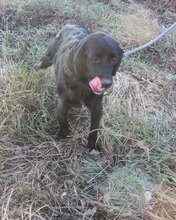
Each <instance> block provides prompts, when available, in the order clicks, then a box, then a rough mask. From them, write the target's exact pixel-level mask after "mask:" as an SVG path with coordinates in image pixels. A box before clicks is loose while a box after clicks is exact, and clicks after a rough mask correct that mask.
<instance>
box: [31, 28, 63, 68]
mask: <svg viewBox="0 0 176 220" xmlns="http://www.w3.org/2000/svg"><path fill="white" fill-rule="evenodd" d="M61 37H62V36H61V33H60V32H59V33H58V34H57V35H56V37H55V38H54V39H53V40H52V42H51V43H50V45H49V47H48V49H47V50H46V52H45V54H44V55H43V56H42V58H41V59H40V60H39V61H38V62H37V63H36V64H35V65H34V68H35V69H46V68H48V67H50V66H51V65H52V64H53V60H54V56H55V54H56V52H57V50H58V48H59V46H60V44H61Z"/></svg>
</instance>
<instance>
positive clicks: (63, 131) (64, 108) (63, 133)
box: [56, 97, 70, 139]
mask: <svg viewBox="0 0 176 220" xmlns="http://www.w3.org/2000/svg"><path fill="white" fill-rule="evenodd" d="M56 107H57V112H56V113H57V119H58V122H59V125H60V130H59V134H58V139H63V138H66V137H67V135H68V130H69V129H68V127H69V125H68V120H67V115H68V110H69V108H70V105H69V104H68V103H66V102H65V100H62V99H61V98H59V97H58V98H57V106H56Z"/></svg>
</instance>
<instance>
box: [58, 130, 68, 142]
mask: <svg viewBox="0 0 176 220" xmlns="http://www.w3.org/2000/svg"><path fill="white" fill-rule="evenodd" d="M67 135H68V132H67V131H59V134H58V135H57V140H63V139H66V138H68V137H67Z"/></svg>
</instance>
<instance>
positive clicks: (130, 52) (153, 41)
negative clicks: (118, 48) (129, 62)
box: [123, 22, 176, 57]
mask: <svg viewBox="0 0 176 220" xmlns="http://www.w3.org/2000/svg"><path fill="white" fill-rule="evenodd" d="M175 27H176V22H175V23H174V24H173V25H171V26H170V27H169V28H168V29H166V30H165V31H164V32H163V33H162V34H160V35H159V36H157V37H155V38H154V39H153V40H151V41H150V42H148V43H146V44H144V45H142V46H140V47H137V48H135V49H133V50H129V51H127V52H125V53H124V54H123V56H124V57H127V56H129V55H131V54H133V53H136V52H137V51H139V50H143V49H145V48H146V47H149V46H151V45H152V44H154V43H155V42H156V41H157V40H159V39H160V38H162V37H163V36H164V35H165V34H167V33H168V32H169V31H171V30H172V29H173V28H175Z"/></svg>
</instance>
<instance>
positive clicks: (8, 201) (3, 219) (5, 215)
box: [2, 188, 14, 220]
mask: <svg viewBox="0 0 176 220" xmlns="http://www.w3.org/2000/svg"><path fill="white" fill-rule="evenodd" d="M13 190H14V189H13V188H12V190H11V192H10V195H9V198H8V200H7V204H6V208H5V212H4V215H3V217H2V220H6V217H7V209H8V207H9V203H10V199H11V197H12V194H13Z"/></svg>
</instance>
